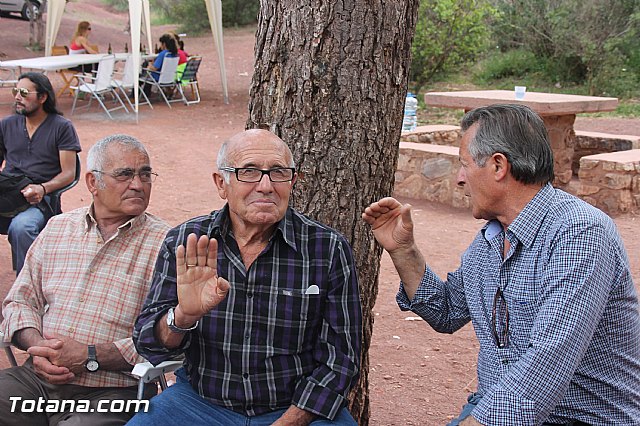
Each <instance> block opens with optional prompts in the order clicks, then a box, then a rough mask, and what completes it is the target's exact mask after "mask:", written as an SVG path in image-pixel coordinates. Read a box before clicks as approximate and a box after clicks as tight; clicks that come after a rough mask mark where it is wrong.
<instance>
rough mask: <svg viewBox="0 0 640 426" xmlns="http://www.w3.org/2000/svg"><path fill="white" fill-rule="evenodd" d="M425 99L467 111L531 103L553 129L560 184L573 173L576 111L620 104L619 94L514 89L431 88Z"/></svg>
mask: <svg viewBox="0 0 640 426" xmlns="http://www.w3.org/2000/svg"><path fill="white" fill-rule="evenodd" d="M424 101H425V103H426V104H427V105H428V106H433V107H442V108H461V109H464V111H465V112H467V111H470V110H472V109H474V108H478V107H484V106H488V105H493V104H505V103H510V104H521V105H526V106H528V107H530V108H531V109H532V110H534V111H535V112H537V113H538V114H539V115H540V116H541V117H542V119H543V121H544V124H545V127H546V128H547V131H548V132H549V140H550V142H551V149H552V150H553V160H554V171H555V176H556V179H555V182H554V184H555V185H556V186H559V187H564V186H566V185H568V184H569V182H570V181H571V177H572V170H571V163H572V161H573V151H574V146H575V138H576V136H575V132H574V129H573V123H574V122H575V120H576V114H580V113H585V112H600V111H613V110H615V109H616V107H617V106H618V99H617V98H604V97H598V96H581V95H564V94H558V93H542V92H530V91H527V92H526V94H525V97H524V98H523V99H521V100H516V98H515V92H514V91H511V90H473V91H455V92H430V93H426V94H425V95H424Z"/></svg>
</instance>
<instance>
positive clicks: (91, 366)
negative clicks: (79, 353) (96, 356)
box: [86, 359, 100, 372]
mask: <svg viewBox="0 0 640 426" xmlns="http://www.w3.org/2000/svg"><path fill="white" fill-rule="evenodd" d="M86 367H87V370H89V371H91V372H93V371H98V368H100V364H98V361H96V360H93V359H90V360H89V361H87V365H86Z"/></svg>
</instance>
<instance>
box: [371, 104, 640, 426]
mask: <svg viewBox="0 0 640 426" xmlns="http://www.w3.org/2000/svg"><path fill="white" fill-rule="evenodd" d="M462 130H463V132H464V133H463V136H462V139H461V141H460V163H461V165H462V167H461V169H460V172H459V173H458V183H459V184H460V185H462V186H464V189H465V193H466V194H467V196H469V197H470V200H471V207H472V213H473V216H474V217H475V218H477V219H485V220H487V224H486V225H485V226H484V227H483V228H482V230H481V231H480V232H479V233H478V235H477V236H476V238H475V240H474V241H473V242H472V243H471V246H470V247H469V248H468V249H467V250H466V252H465V253H464V254H463V255H462V263H461V265H460V267H459V268H458V269H457V270H456V271H454V272H451V273H449V274H448V275H447V280H446V281H443V280H441V279H440V278H439V277H438V276H437V275H436V274H435V273H434V272H433V271H432V270H431V268H429V267H428V266H427V265H426V262H425V260H424V257H423V256H422V254H421V253H420V250H419V249H418V248H417V246H416V243H415V240H414V237H413V222H412V220H411V207H410V206H409V205H407V204H405V205H403V204H401V203H399V202H398V201H396V200H395V199H393V198H384V199H382V200H380V201H378V202H375V203H373V204H371V205H370V206H369V207H367V208H366V210H365V211H364V213H363V218H364V220H365V221H366V222H367V223H369V224H371V226H372V229H373V234H374V236H375V238H376V239H377V240H378V242H379V243H380V244H381V245H382V247H384V248H385V249H386V250H387V251H388V252H389V254H390V256H391V259H392V260H393V263H394V265H395V267H396V269H397V270H398V273H399V275H400V279H401V280H402V282H401V284H400V290H399V292H398V295H397V301H398V304H399V305H400V308H401V309H403V310H409V309H410V310H412V311H413V312H415V313H416V314H418V315H420V316H421V317H422V318H424V319H425V320H426V321H427V322H428V323H429V324H430V325H431V326H432V327H433V328H434V329H435V330H437V331H439V332H442V333H453V332H455V331H456V330H458V329H460V328H461V327H462V326H464V325H465V324H467V323H468V322H469V321H471V322H472V323H473V327H474V329H475V332H476V336H477V337H478V340H479V342H480V353H479V355H478V390H477V392H475V393H474V394H472V395H470V396H469V398H468V403H467V404H466V405H465V406H464V407H463V410H462V413H461V415H460V416H459V417H458V418H457V419H455V420H453V421H452V422H451V425H458V424H459V425H478V424H483V425H573V426H578V425H638V424H640V344H638V338H639V336H640V313H639V312H638V297H637V294H636V291H635V287H634V284H633V281H632V279H631V271H630V267H629V260H628V258H627V254H626V252H625V249H624V246H623V244H622V241H621V238H620V236H619V234H618V232H617V230H616V227H615V224H614V222H613V221H612V220H611V218H609V217H608V216H607V215H605V214H604V213H603V212H601V211H600V210H598V209H596V208H595V207H593V206H591V205H589V204H587V203H586V202H584V201H582V200H580V199H578V198H576V197H574V196H572V195H569V194H567V193H566V192H563V191H561V190H559V189H555V188H553V186H551V182H552V180H553V154H552V151H551V147H550V145H549V139H548V135H547V132H546V129H545V126H544V123H543V121H542V119H540V117H539V116H538V115H537V114H535V113H534V112H533V111H532V110H531V109H529V108H527V107H526V106H522V105H492V106H489V107H485V108H478V109H475V110H473V111H470V112H468V113H467V114H466V115H465V117H464V118H463V119H462Z"/></svg>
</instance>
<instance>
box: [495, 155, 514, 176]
mask: <svg viewBox="0 0 640 426" xmlns="http://www.w3.org/2000/svg"><path fill="white" fill-rule="evenodd" d="M491 163H492V164H491V167H493V175H494V177H495V179H496V181H500V180H502V179H504V178H506V177H507V176H509V175H510V170H511V164H509V160H507V157H506V156H505V155H504V154H503V153H501V152H496V153H495V154H493V155H492V156H491Z"/></svg>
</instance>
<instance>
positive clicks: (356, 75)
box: [247, 0, 418, 425]
mask: <svg viewBox="0 0 640 426" xmlns="http://www.w3.org/2000/svg"><path fill="white" fill-rule="evenodd" d="M417 10H418V0H406V1H400V0H386V1H385V0H349V1H343V2H338V1H328V0H269V1H268V0H261V8H260V14H259V16H258V30H257V34H256V47H255V56H256V62H255V69H254V75H253V81H252V85H251V99H250V103H249V120H248V122H247V128H256V127H260V128H266V129H269V130H271V131H273V132H274V133H276V134H277V135H279V136H280V137H281V138H282V139H283V140H284V141H285V142H287V143H288V144H289V146H290V147H291V150H292V151H293V155H294V159H295V161H296V165H297V167H298V169H299V171H300V172H301V179H300V180H298V183H296V188H295V189H294V194H293V205H294V207H295V208H297V209H298V210H300V211H302V212H304V213H305V214H307V215H309V216H311V217H313V218H315V219H317V220H319V221H321V222H323V223H326V224H328V225H329V226H331V227H333V228H335V229H337V230H339V231H340V232H342V233H343V234H344V235H345V236H346V237H347V239H348V240H349V241H350V242H351V245H352V248H353V250H354V255H355V259H356V265H357V268H358V277H359V282H360V292H361V299H362V308H363V315H364V330H363V354H362V368H361V372H360V380H359V382H358V384H357V385H356V386H355V387H354V389H353V391H352V392H351V394H350V397H349V398H350V407H349V408H350V410H351V413H352V414H353V416H354V418H355V419H356V421H358V423H359V424H360V425H367V424H368V422H369V414H370V409H369V391H368V385H369V377H368V374H369V356H368V350H369V346H370V343H371V333H372V329H373V320H374V318H373V315H372V309H373V306H374V303H375V300H376V296H377V293H378V274H379V270H380V256H381V249H380V247H379V246H378V245H377V244H376V243H375V240H374V238H373V235H372V234H371V231H370V229H369V227H368V226H366V225H365V224H364V223H363V221H362V219H361V214H362V211H363V210H364V208H365V207H366V206H368V205H369V204H370V203H371V202H373V201H376V200H378V199H379V198H381V197H383V196H388V195H390V194H391V192H392V190H393V183H394V175H395V170H396V163H397V157H398V144H399V139H400V131H401V126H402V115H403V105H404V99H405V96H406V90H407V79H408V75H409V65H410V60H411V42H412V39H413V34H414V31H415V25H416V19H417Z"/></svg>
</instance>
